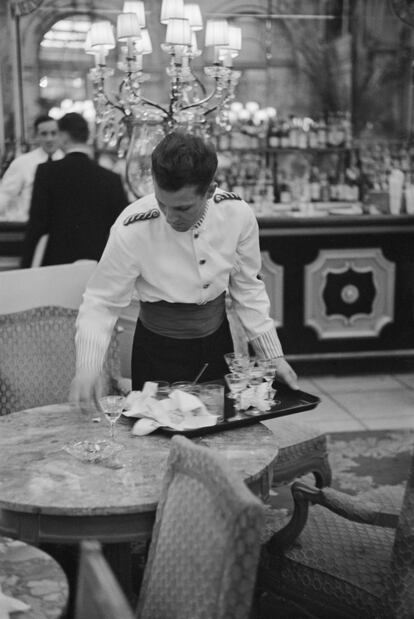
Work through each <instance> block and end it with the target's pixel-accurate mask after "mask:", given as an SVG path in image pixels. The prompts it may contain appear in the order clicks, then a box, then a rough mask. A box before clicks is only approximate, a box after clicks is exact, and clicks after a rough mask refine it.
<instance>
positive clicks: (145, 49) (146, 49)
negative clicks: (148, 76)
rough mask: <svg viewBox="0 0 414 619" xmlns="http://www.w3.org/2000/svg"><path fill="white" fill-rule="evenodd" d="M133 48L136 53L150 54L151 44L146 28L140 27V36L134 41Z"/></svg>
mask: <svg viewBox="0 0 414 619" xmlns="http://www.w3.org/2000/svg"><path fill="white" fill-rule="evenodd" d="M135 49H136V50H137V52H138V54H151V53H152V44H151V39H150V35H149V32H148V30H147V29H146V28H142V30H141V37H140V38H139V39H137V41H136V42H135Z"/></svg>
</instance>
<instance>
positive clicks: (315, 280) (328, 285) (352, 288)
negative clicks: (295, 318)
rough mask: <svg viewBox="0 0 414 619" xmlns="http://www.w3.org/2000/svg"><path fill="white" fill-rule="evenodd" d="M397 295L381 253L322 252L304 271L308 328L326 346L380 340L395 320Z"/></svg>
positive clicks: (392, 274)
mask: <svg viewBox="0 0 414 619" xmlns="http://www.w3.org/2000/svg"><path fill="white" fill-rule="evenodd" d="M394 289H395V264H394V263H393V262H390V261H389V260H387V259H386V258H385V257H384V255H383V253H382V251H381V249H379V248H369V249H333V250H329V249H327V250H321V251H320V252H319V254H318V257H317V258H316V260H315V261H314V262H312V263H311V264H309V265H306V266H305V307H304V321H305V325H306V326H309V327H312V328H313V329H315V331H316V333H317V334H318V338H319V339H321V340H326V339H344V338H363V337H378V336H379V334H380V332H381V330H382V329H383V327H384V326H385V325H386V324H388V323H390V322H392V321H393V320H394Z"/></svg>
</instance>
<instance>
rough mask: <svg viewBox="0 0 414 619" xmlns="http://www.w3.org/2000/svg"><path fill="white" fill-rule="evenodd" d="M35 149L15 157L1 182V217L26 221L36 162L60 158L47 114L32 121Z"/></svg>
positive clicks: (53, 123) (55, 131)
mask: <svg viewBox="0 0 414 619" xmlns="http://www.w3.org/2000/svg"><path fill="white" fill-rule="evenodd" d="M34 130H35V138H36V142H37V144H38V147H37V148H35V149H34V150H32V151H30V152H28V153H25V154H24V155H20V156H19V157H16V159H14V160H13V161H12V162H11V164H10V165H9V167H8V168H7V170H6V172H5V173H4V175H3V178H2V179H1V182H0V215H4V214H5V213H8V216H9V219H13V220H15V221H26V220H27V219H28V218H29V209H30V199H31V196H32V189H33V181H34V177H35V173H36V170H37V166H38V165H39V163H45V162H46V161H48V160H56V159H61V158H62V157H63V155H64V153H63V151H61V150H60V148H58V145H59V144H58V128H57V122H56V120H54V119H53V118H51V117H50V116H47V115H42V116H38V117H37V118H36V120H35V122H34Z"/></svg>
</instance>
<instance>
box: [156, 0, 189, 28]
mask: <svg viewBox="0 0 414 619" xmlns="http://www.w3.org/2000/svg"><path fill="white" fill-rule="evenodd" d="M176 18H177V19H180V18H181V19H183V18H184V2H183V0H162V5H161V23H162V24H166V25H168V21H169V20H170V19H176Z"/></svg>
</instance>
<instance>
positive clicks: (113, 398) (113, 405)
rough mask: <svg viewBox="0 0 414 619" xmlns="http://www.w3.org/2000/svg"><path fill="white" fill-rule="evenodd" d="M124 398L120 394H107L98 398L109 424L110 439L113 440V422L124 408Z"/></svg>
mask: <svg viewBox="0 0 414 619" xmlns="http://www.w3.org/2000/svg"><path fill="white" fill-rule="evenodd" d="M124 404H125V398H124V396H122V395H107V396H104V397H103V398H99V405H100V407H101V409H102V411H103V413H104V415H105V417H106V418H107V420H108V421H109V423H110V424H111V440H112V442H113V443H114V442H115V424H116V422H117V421H118V419H119V418H120V416H121V413H122V411H123V409H124Z"/></svg>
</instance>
